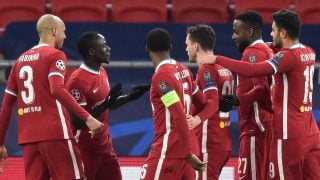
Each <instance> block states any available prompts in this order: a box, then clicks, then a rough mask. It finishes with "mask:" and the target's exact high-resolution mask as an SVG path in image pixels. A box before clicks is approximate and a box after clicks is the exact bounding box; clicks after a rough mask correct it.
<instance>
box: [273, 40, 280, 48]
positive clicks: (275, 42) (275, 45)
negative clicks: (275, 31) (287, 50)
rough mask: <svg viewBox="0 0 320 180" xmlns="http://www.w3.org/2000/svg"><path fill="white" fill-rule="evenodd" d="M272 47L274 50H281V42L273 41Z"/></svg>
mask: <svg viewBox="0 0 320 180" xmlns="http://www.w3.org/2000/svg"><path fill="white" fill-rule="evenodd" d="M273 44H274V47H275V48H278V49H281V48H282V42H281V41H274V43H273Z"/></svg>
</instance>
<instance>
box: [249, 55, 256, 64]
mask: <svg viewBox="0 0 320 180" xmlns="http://www.w3.org/2000/svg"><path fill="white" fill-rule="evenodd" d="M256 61H257V59H256V55H254V54H251V55H250V56H249V62H250V63H255V62H256Z"/></svg>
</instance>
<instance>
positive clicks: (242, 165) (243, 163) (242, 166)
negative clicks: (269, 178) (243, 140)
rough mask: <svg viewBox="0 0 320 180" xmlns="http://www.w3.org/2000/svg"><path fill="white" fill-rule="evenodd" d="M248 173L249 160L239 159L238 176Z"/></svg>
mask: <svg viewBox="0 0 320 180" xmlns="http://www.w3.org/2000/svg"><path fill="white" fill-rule="evenodd" d="M246 171H247V158H239V159H238V174H246Z"/></svg>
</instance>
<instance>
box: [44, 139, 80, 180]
mask: <svg viewBox="0 0 320 180" xmlns="http://www.w3.org/2000/svg"><path fill="white" fill-rule="evenodd" d="M38 148H39V151H40V154H41V157H42V158H43V159H44V161H45V163H46V165H47V167H48V169H49V172H50V176H51V179H52V180H70V179H84V172H83V163H82V160H81V158H80V152H79V149H78V147H77V145H76V142H75V141H74V140H51V141H43V142H39V143H38Z"/></svg>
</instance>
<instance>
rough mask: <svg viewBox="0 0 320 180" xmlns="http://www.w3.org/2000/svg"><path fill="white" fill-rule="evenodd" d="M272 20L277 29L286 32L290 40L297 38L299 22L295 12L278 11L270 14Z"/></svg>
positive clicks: (299, 27)
mask: <svg viewBox="0 0 320 180" xmlns="http://www.w3.org/2000/svg"><path fill="white" fill-rule="evenodd" d="M272 19H273V21H274V22H275V24H276V26H277V28H278V29H284V30H286V31H287V33H288V36H289V37H290V38H292V39H297V38H299V36H300V29H301V20H300V17H299V16H298V15H297V14H296V13H295V12H293V11H290V10H279V11H277V12H275V13H273V14H272Z"/></svg>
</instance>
